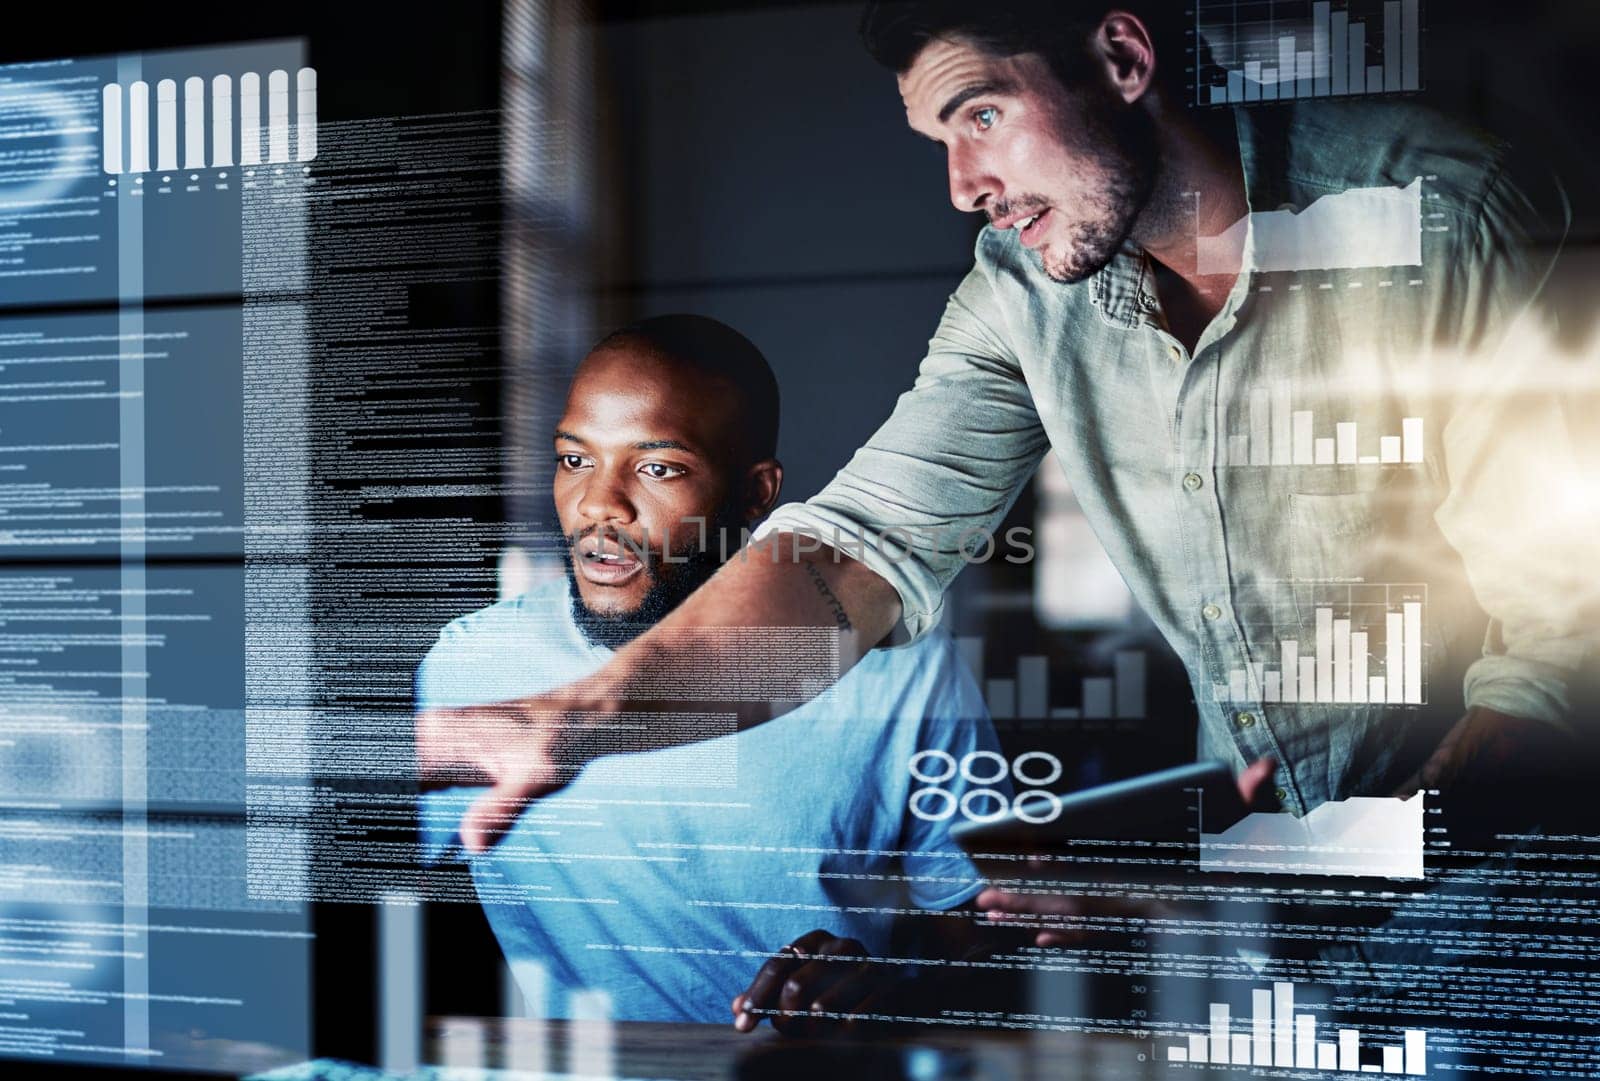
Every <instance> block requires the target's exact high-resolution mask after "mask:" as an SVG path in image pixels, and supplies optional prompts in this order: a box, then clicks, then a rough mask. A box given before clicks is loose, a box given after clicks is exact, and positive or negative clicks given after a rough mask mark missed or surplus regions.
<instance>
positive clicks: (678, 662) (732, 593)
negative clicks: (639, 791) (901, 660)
mask: <svg viewBox="0 0 1600 1081" xmlns="http://www.w3.org/2000/svg"><path fill="white" fill-rule="evenodd" d="M799 541H800V538H798V537H797V536H795V535H794V534H787V533H779V534H776V535H774V536H771V537H767V538H764V539H763V540H761V541H758V542H755V543H753V544H752V545H750V546H749V547H748V548H746V549H745V550H744V551H742V552H741V553H740V554H739V555H737V556H735V557H734V558H733V559H731V560H729V562H728V563H727V564H726V565H724V566H723V567H722V569H721V570H719V571H718V572H717V573H716V574H715V575H714V576H713V577H712V578H711V580H710V581H709V582H707V583H706V584H705V585H703V586H701V587H700V588H699V589H698V590H696V591H695V592H694V594H692V595H691V596H690V597H689V598H688V599H687V600H686V601H684V602H683V604H681V605H680V606H679V607H678V608H677V610H675V611H674V612H673V613H672V614H671V615H669V616H667V618H665V619H663V620H662V621H661V622H660V623H659V624H657V625H656V626H655V627H653V628H651V629H650V630H649V631H647V632H646V633H645V634H643V635H641V636H640V637H639V638H638V639H636V640H635V641H633V642H632V643H630V644H629V645H627V646H626V647H624V648H623V649H621V650H619V651H618V652H617V654H616V656H615V657H613V658H612V659H611V660H610V661H609V662H608V663H607V664H606V666H605V667H604V668H602V669H601V670H600V671H599V672H597V673H596V674H595V675H594V676H592V677H590V678H589V679H587V680H584V681H583V683H582V684H581V685H578V686H576V687H574V688H572V690H573V692H574V697H575V699H576V702H575V705H576V706H577V708H578V709H579V710H581V711H582V712H593V713H595V714H596V715H603V714H612V713H640V712H646V713H650V714H654V715H657V716H672V715H674V714H683V713H686V712H695V711H700V712H704V713H714V714H719V715H724V716H726V715H730V714H731V715H733V716H735V717H737V722H736V723H737V725H738V727H739V728H747V727H750V726H751V725H755V724H760V723H762V722H764V721H768V720H771V719H772V718H773V717H775V716H778V715H779V714H781V713H783V712H786V711H787V709H789V708H792V707H793V706H795V705H798V704H800V702H802V701H804V700H806V699H809V698H810V697H813V696H814V695H815V694H816V693H818V691H820V690H822V689H824V688H825V686H826V685H828V684H831V683H832V682H833V681H834V680H837V679H838V678H839V677H840V676H842V675H844V673H845V672H847V671H849V670H850V669H851V668H852V667H854V665H855V664H856V662H857V661H859V660H860V659H861V657H862V656H863V655H864V654H865V653H866V652H867V651H868V650H870V649H871V648H872V647H873V646H875V645H877V644H878V643H879V642H881V641H882V640H883V639H884V638H885V637H887V636H888V634H889V632H890V631H891V630H892V629H893V627H894V624H895V622H896V621H897V620H898V619H899V618H900V600H899V597H898V596H897V595H896V594H895V591H894V589H893V588H892V587H891V586H890V585H889V584H888V583H887V582H885V581H884V580H883V578H881V577H880V576H879V575H878V574H876V573H875V572H874V571H872V570H870V569H869V568H868V567H867V566H866V565H865V564H862V563H859V562H857V561H856V560H853V559H850V558H848V557H846V556H843V555H841V554H840V553H839V552H838V551H837V550H836V549H833V548H829V547H827V546H823V547H822V548H820V549H815V548H813V547H811V546H810V545H801V544H800V543H799ZM693 738H695V736H694V735H693V734H692V733H691V732H689V731H685V732H677V731H675V730H674V728H673V726H672V725H670V724H652V725H651V726H650V733H649V735H648V736H646V737H645V739H646V742H648V743H650V744H652V745H653V746H668V745H671V744H675V743H683V742H689V741H691V740H692V739H693ZM637 749H640V750H644V749H649V748H647V747H643V746H641V747H638V748H637Z"/></svg>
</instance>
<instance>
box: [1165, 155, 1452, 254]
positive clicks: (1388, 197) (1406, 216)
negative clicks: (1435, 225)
mask: <svg viewBox="0 0 1600 1081" xmlns="http://www.w3.org/2000/svg"><path fill="white" fill-rule="evenodd" d="M1422 232H1423V225H1422V178H1421V177H1418V178H1417V179H1416V180H1413V181H1412V182H1411V183H1410V184H1407V185H1405V186H1404V187H1381V188H1351V189H1350V190H1349V191H1342V192H1334V193H1333V194H1330V195H1324V196H1322V197H1321V198H1318V199H1315V200H1313V201H1312V202H1311V203H1309V204H1308V205H1306V207H1305V208H1304V209H1294V208H1286V209H1282V210H1267V211H1260V212H1257V213H1253V214H1248V215H1246V216H1245V217H1243V218H1240V219H1239V220H1238V221H1236V222H1234V223H1233V224H1232V225H1230V226H1229V227H1228V228H1227V229H1225V230H1223V231H1222V232H1221V233H1218V234H1217V235H1216V236H1201V237H1196V239H1195V252H1196V261H1197V266H1198V269H1199V271H1200V273H1202V274H1237V273H1239V272H1240V271H1241V270H1243V269H1244V268H1245V267H1246V266H1247V265H1248V266H1249V267H1250V268H1251V269H1253V270H1256V271H1259V272H1262V273H1285V272H1290V273H1292V272H1298V271H1308V270H1363V269H1367V268H1378V267H1402V266H1404V267H1420V266H1421V265H1422ZM1247 253H1248V256H1249V259H1248V262H1247V260H1246V254H1247Z"/></svg>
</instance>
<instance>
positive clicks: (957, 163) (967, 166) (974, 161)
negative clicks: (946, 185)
mask: <svg viewBox="0 0 1600 1081" xmlns="http://www.w3.org/2000/svg"><path fill="white" fill-rule="evenodd" d="M948 167H949V170H950V202H951V203H952V204H953V205H954V206H955V208H956V209H957V210H960V211H963V212H971V211H974V210H987V209H988V208H989V206H990V205H991V204H993V203H994V202H995V201H996V200H997V199H999V198H1000V183H999V181H998V180H996V179H995V177H994V176H993V174H992V173H990V172H989V171H988V170H987V169H985V168H984V167H983V163H982V161H981V160H980V159H979V158H978V156H977V155H975V154H973V153H971V152H970V151H967V150H963V149H961V148H959V147H957V148H955V149H952V150H951V151H950V158H949V162H948Z"/></svg>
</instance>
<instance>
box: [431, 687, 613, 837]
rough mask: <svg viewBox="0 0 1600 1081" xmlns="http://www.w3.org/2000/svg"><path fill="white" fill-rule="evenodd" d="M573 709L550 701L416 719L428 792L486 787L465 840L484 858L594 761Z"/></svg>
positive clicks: (464, 830) (468, 820) (438, 712)
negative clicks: (533, 807) (532, 806)
mask: <svg viewBox="0 0 1600 1081" xmlns="http://www.w3.org/2000/svg"><path fill="white" fill-rule="evenodd" d="M572 707H573V703H572V702H571V701H570V700H561V701H558V700H554V699H550V698H546V697H541V698H524V699H518V700H516V701H512V702H500V703H497V704H495V705H492V706H479V707H473V708H470V709H430V710H425V711H423V712H422V713H419V714H418V715H417V727H416V739H417V767H418V771H419V773H420V774H421V780H422V783H423V785H424V787H434V786H443V785H452V784H487V785H489V786H490V788H489V791H488V792H486V793H484V794H483V795H482V796H480V797H479V798H478V799H477V801H476V802H474V803H473V805H472V806H471V807H470V808H469V809H468V810H467V813H466V814H465V815H464V816H463V817H462V819H461V842H462V844H464V845H466V847H467V849H468V851H471V852H482V851H483V850H484V849H486V848H488V847H489V846H490V845H492V844H494V842H495V841H496V840H497V839H498V838H499V837H500V835H501V834H503V833H504V832H505V831H506V830H508V829H510V828H511V826H512V825H513V824H514V823H515V822H516V820H517V816H518V815H520V814H521V813H522V809H523V808H524V807H526V806H527V805H528V803H529V802H530V801H532V800H535V799H538V798H539V797H540V796H544V795H548V794H549V793H551V792H554V791H556V790H558V789H560V788H561V787H563V786H564V785H565V784H566V783H567V782H568V781H570V780H571V779H572V778H573V776H574V775H575V774H576V773H577V771H578V769H580V768H582V766H583V763H584V762H585V761H586V760H587V758H588V755H587V753H586V752H585V750H584V749H583V747H582V744H581V740H580V738H579V736H580V735H581V731H582V729H581V726H579V725H577V724H575V723H574V722H573V720H572V717H573V709H572Z"/></svg>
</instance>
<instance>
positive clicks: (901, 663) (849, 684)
mask: <svg viewBox="0 0 1600 1081" xmlns="http://www.w3.org/2000/svg"><path fill="white" fill-rule="evenodd" d="M976 687H977V685H976V683H975V682H974V681H973V679H972V676H971V674H970V673H969V672H968V671H967V668H966V663H965V662H964V661H963V660H962V658H961V654H960V651H959V650H957V648H956V644H955V642H954V641H953V640H952V639H951V637H950V635H949V634H947V633H946V632H945V631H944V630H943V629H942V628H938V627H935V628H934V629H933V630H931V631H929V632H928V633H927V634H925V635H923V636H922V637H920V638H918V639H917V640H916V641H915V642H912V643H910V644H909V645H904V646H896V647H894V648H892V649H874V650H871V651H869V652H868V653H867V655H866V656H864V657H862V658H861V660H860V662H859V663H858V664H857V665H856V666H855V667H854V668H852V669H851V670H850V671H849V672H848V673H846V674H845V676H844V678H843V679H841V680H840V681H839V690H840V691H842V692H845V693H851V694H857V695H860V696H862V697H863V698H865V699H866V700H867V701H870V702H876V703H884V702H889V701H899V702H900V703H901V704H902V706H905V707H912V706H913V705H914V706H915V708H913V709H912V712H918V713H921V714H924V715H935V714H938V713H941V712H942V710H941V709H940V708H939V705H940V703H944V704H945V705H948V706H950V707H951V708H953V709H955V711H956V712H970V708H969V707H970V704H971V702H973V701H981V696H980V695H979V693H978V691H977V689H976ZM958 704H959V708H957V707H958Z"/></svg>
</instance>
